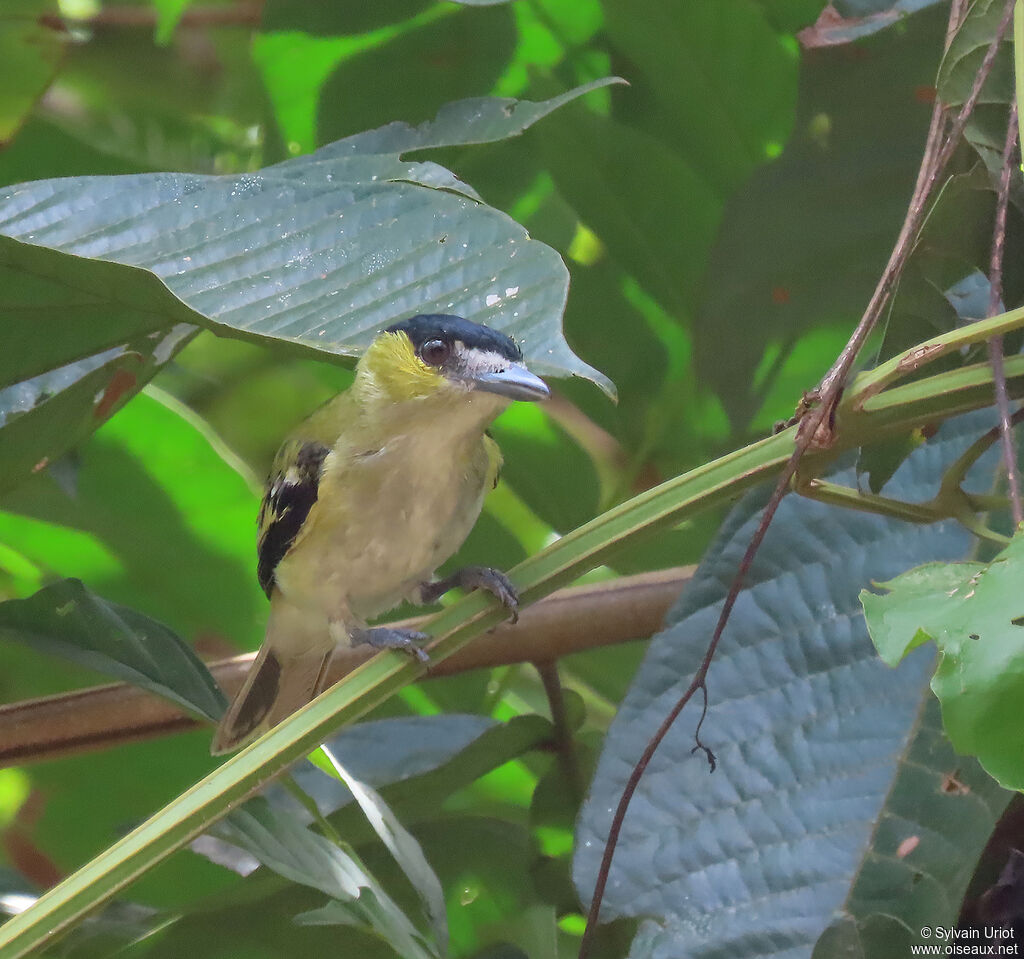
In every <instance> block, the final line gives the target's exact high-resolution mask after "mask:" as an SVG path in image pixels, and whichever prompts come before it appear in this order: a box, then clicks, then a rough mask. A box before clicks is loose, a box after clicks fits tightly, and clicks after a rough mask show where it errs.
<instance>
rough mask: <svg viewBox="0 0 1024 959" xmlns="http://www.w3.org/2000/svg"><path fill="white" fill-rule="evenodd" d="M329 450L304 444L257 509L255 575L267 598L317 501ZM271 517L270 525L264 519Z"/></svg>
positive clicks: (268, 490)
mask: <svg viewBox="0 0 1024 959" xmlns="http://www.w3.org/2000/svg"><path fill="white" fill-rule="evenodd" d="M329 452H330V448H329V447H327V446H324V445H323V444H322V443H305V444H303V445H302V446H301V447H300V448H299V451H298V454H297V456H296V458H295V461H294V463H293V464H292V468H291V469H290V470H289V473H290V474H291V475H288V474H287V473H278V474H277V475H275V476H273V477H271V480H270V485H269V487H268V488H267V494H266V496H264V498H263V505H262V506H261V508H260V528H261V529H262V530H263V533H262V535H261V536H260V541H259V546H258V557H259V561H258V563H257V566H256V575H257V576H258V577H259V581H260V586H262V587H263V592H265V593H266V594H267V596H268V597H269V596H270V594H271V592H273V589H274V570H276V569H277V564H278V563H280V562H281V560H282V559H284V557H285V554H286V553H287V552H288V550H289V549H291V545H292V543H294V542H295V537H296V536H298V535H299V530H300V529H302V524H303V523H305V522H306V517H307V516H308V515H309V511H310V510H311V509H312V508H313V504H314V503H315V502H316V500H317V494H318V491H319V488H320V474H321V473H322V472H323V465H324V460H325V459H326V458H327V454H328V453H329ZM268 514H269V516H270V522H269V523H268V522H266V517H267V516H268Z"/></svg>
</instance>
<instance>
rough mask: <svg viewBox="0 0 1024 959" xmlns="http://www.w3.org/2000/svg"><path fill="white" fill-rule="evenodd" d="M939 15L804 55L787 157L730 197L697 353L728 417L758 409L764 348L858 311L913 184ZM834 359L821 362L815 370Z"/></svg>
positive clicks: (938, 44) (744, 417)
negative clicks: (725, 356) (850, 46)
mask: <svg viewBox="0 0 1024 959" xmlns="http://www.w3.org/2000/svg"><path fill="white" fill-rule="evenodd" d="M945 20H946V18H945V12H944V11H939V10H934V11H928V12H925V13H922V14H921V15H919V16H916V17H913V18H911V19H910V20H908V21H907V23H906V29H904V30H902V31H895V30H890V31H886V32H884V33H881V34H878V35H877V36H874V37H871V38H869V39H868V40H865V41H862V42H860V43H859V44H858V47H857V51H858V53H857V55H856V56H851V55H850V52H849V50H847V49H837V50H819V51H814V53H813V55H808V57H807V59H806V62H805V64H804V67H803V69H802V71H801V78H800V93H799V107H798V112H797V120H796V126H795V131H794V133H793V136H792V137H791V138H790V141H789V144H788V146H787V147H786V150H785V152H784V153H783V155H782V156H781V157H780V158H779V160H778V161H777V162H775V163H773V164H771V165H768V166H766V167H764V168H762V169H761V170H759V171H758V172H757V173H755V174H754V176H753V177H752V178H751V179H750V182H749V183H748V184H747V185H746V186H745V187H743V188H742V189H741V190H740V191H739V192H738V193H737V194H735V195H734V196H733V197H732V199H731V200H730V201H729V202H728V204H727V205H726V209H725V213H724V217H723V221H722V227H721V230H720V232H719V235H718V240H717V243H716V245H715V248H714V250H713V251H712V254H711V258H710V263H709V266H708V270H707V273H706V275H705V277H704V293H703V300H702V303H701V304H700V307H699V311H698V315H699V316H700V318H701V322H700V323H699V325H697V326H696V327H695V340H694V349H695V366H696V369H697V370H698V372H699V375H700V376H701V378H702V380H703V381H704V382H705V383H706V384H707V386H708V387H709V388H710V389H712V390H713V391H714V392H715V393H716V394H718V395H719V396H720V397H721V398H722V401H723V403H724V404H725V406H726V409H727V411H728V413H729V416H730V419H732V421H733V422H734V423H736V424H739V425H741V426H745V425H746V424H747V423H749V422H750V421H751V419H752V418H753V417H754V416H755V414H756V412H757V409H758V407H759V406H760V404H761V399H762V397H761V389H760V386H759V377H758V376H757V373H758V371H759V369H760V368H761V366H762V363H763V361H764V358H765V355H766V351H768V350H769V349H771V350H775V351H779V352H782V353H783V354H785V353H786V352H787V351H788V350H790V349H791V348H792V344H793V343H794V342H796V341H797V340H798V338H799V337H801V336H802V335H803V334H805V333H807V332H808V331H811V330H820V329H821V328H822V327H823V326H833V325H834V326H837V327H839V328H840V329H845V330H851V329H853V326H854V324H855V323H856V321H857V319H858V318H859V317H860V315H861V313H862V311H863V309H864V304H865V303H866V302H867V300H868V298H869V297H870V295H871V291H872V290H873V288H874V285H875V283H876V282H877V279H878V275H879V272H880V271H881V269H882V268H883V267H884V265H885V261H886V258H887V257H888V255H889V250H890V249H891V246H892V242H893V240H894V238H895V237H896V234H897V232H898V231H899V225H900V222H901V220H902V218H903V215H904V213H905V211H906V204H907V199H908V197H909V196H910V192H911V190H912V188H913V183H914V177H915V175H916V172H917V168H918V165H919V163H920V157H921V151H922V149H923V147H924V139H925V133H926V130H927V126H928V120H929V115H930V113H931V103H930V102H928V98H927V96H922V95H921V91H927V90H928V89H929V88H930V87H931V85H932V83H933V82H934V78H935V69H936V63H937V59H938V54H939V51H940V50H941V49H942V37H943V29H944V25H945ZM883 143H884V144H885V148H884V149H881V148H880V146H879V145H880V144H883ZM723 343H728V344H729V346H728V353H729V362H728V363H724V362H722V350H723V346H722V344H723ZM830 361H831V356H830V355H829V356H822V357H820V359H819V369H818V370H817V371H816V372H817V375H821V374H822V373H824V372H825V369H826V368H827V365H828V363H829V362H830ZM811 382H812V381H807V382H805V384H804V388H805V389H806V388H807V387H808V386H809V385H811ZM796 398H797V397H796V396H793V397H792V400H791V402H792V403H795V401H796Z"/></svg>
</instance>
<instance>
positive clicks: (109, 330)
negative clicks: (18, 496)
mask: <svg viewBox="0 0 1024 959" xmlns="http://www.w3.org/2000/svg"><path fill="white" fill-rule="evenodd" d="M0 290H2V291H3V292H2V293H0V302H2V305H3V312H4V317H5V324H6V327H5V333H6V336H5V340H4V350H3V358H2V359H0V386H2V387H3V388H2V389H0V436H2V438H3V440H2V441H3V446H4V456H3V459H2V463H0V492H3V491H6V490H8V489H11V488H13V487H14V486H16V485H18V483H20V482H22V481H23V480H25V479H26V478H27V477H29V476H31V474H32V472H33V471H38V470H39V469H42V468H43V467H45V466H46V465H47V464H48V463H50V462H52V461H54V460H56V459H57V458H59V457H60V456H61V455H62V454H63V453H65V452H67V451H68V450H69V449H70V448H71V447H72V446H74V444H75V443H77V442H79V441H80V440H81V439H83V438H84V437H85V436H87V435H88V434H89V433H90V432H92V430H94V429H96V427H97V426H99V425H100V424H102V423H103V422H104V421H105V420H107V419H108V418H109V417H110V415H111V414H112V413H114V412H115V411H116V410H118V409H120V408H121V407H122V406H123V405H124V404H125V402H127V400H128V399H130V398H131V397H132V396H134V395H135V393H137V392H138V391H139V390H140V389H142V387H143V386H145V384H146V382H147V381H148V380H149V379H150V378H151V377H152V376H153V375H154V373H155V372H156V371H157V370H158V369H159V368H160V367H161V366H163V365H164V364H166V363H167V362H168V361H169V360H170V359H171V358H172V357H173V356H174V355H175V354H176V353H177V352H178V351H179V350H180V349H181V348H182V347H183V346H184V345H185V344H186V343H187V342H188V340H189V339H190V338H191V337H192V336H193V335H194V333H195V332H196V331H197V329H198V328H197V327H195V326H193V325H192V324H193V323H194V322H195V321H196V320H197V319H198V317H197V315H196V314H195V313H194V312H193V311H192V310H189V309H188V308H187V307H185V306H184V305H183V304H182V303H181V302H180V301H179V300H178V299H176V298H175V297H174V296H173V295H171V293H169V292H168V290H167V289H166V287H164V285H163V284H162V283H161V282H160V281H159V280H158V279H157V278H156V277H155V276H153V275H152V274H150V273H147V272H145V271H142V270H136V269H125V268H123V267H117V266H115V265H113V264H111V263H102V262H96V261H88V260H83V259H80V258H78V257H73V256H66V255H64V254H62V253H58V252H55V251H53V250H49V249H45V248H40V247H35V246H31V245H29V244H26V243H21V242H18V241H16V240H12V239H10V238H8V237H3V236H0ZM69 319H70V320H71V321H72V322H69Z"/></svg>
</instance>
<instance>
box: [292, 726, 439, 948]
mask: <svg viewBox="0 0 1024 959" xmlns="http://www.w3.org/2000/svg"><path fill="white" fill-rule="evenodd" d="M324 757H326V760H327V762H326V763H324V762H323V761H322V760H323V758H324ZM311 759H312V761H313V763H314V764H315V765H316V766H317V767H318V768H320V769H321V770H323V771H324V772H326V773H327V774H328V775H332V776H335V777H336V778H338V779H340V780H341V781H342V782H343V783H344V784H345V786H346V787H347V788H348V790H349V792H351V793H352V796H353V798H354V799H355V800H356V802H357V803H359V808H360V809H362V811H363V815H364V816H366V819H367V821H368V822H369V823H370V825H371V826H372V827H373V831H374V832H375V833H376V834H377V836H378V837H379V838H380V840H381V842H383V843H384V845H385V847H387V850H388V852H390V853H391V855H392V856H393V857H394V860H395V862H396V863H398V865H399V867H400V868H401V870H402V872H403V873H404V874H405V876H406V878H407V879H408V880H409V882H410V883H412V886H413V888H414V889H415V890H416V892H417V894H418V895H419V897H420V901H421V902H422V903H423V908H424V911H425V912H426V915H427V919H428V920H429V921H430V926H431V928H432V929H433V932H434V938H435V941H436V942H437V944H438V947H439V948H440V951H441V952H442V953H444V952H445V950H446V949H447V948H448V923H447V917H446V915H445V906H444V890H443V889H442V888H441V883H440V881H439V880H438V878H437V874H436V873H435V872H434V870H433V869H431V868H430V863H428V862H427V860H426V857H425V856H424V855H423V849H422V848H421V847H420V844H419V843H418V842H417V841H416V840H415V838H414V837H413V836H412V834H411V833H410V832H409V830H407V829H406V828H405V827H404V826H403V825H402V824H401V823H400V822H399V821H398V817H397V816H396V815H395V814H394V813H393V812H392V811H391V809H390V808H389V807H388V804H387V803H386V802H384V800H383V799H381V797H380V795H379V794H378V793H377V792H376V791H375V790H374V789H372V788H371V787H370V786H367V785H366V783H363V782H360V781H359V780H358V779H356V778H355V777H354V776H353V775H352V774H351V773H350V772H349V771H348V770H347V769H346V768H345V767H344V766H343V765H342V764H341V763H340V762H338V760H337V758H336V757H335V756H334V754H333V753H332V752H331V750H330V749H329V748H328V747H327V746H321V747H320V749H319V750H317V751H316V752H315V753H313V755H312V757H311Z"/></svg>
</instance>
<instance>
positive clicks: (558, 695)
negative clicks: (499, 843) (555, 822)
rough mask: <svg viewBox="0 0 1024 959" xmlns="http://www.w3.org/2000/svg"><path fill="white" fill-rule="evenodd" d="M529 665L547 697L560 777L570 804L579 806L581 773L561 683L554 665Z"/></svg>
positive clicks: (552, 663) (581, 788)
mask: <svg viewBox="0 0 1024 959" xmlns="http://www.w3.org/2000/svg"><path fill="white" fill-rule="evenodd" d="M533 665H534V668H535V669H536V670H537V672H538V673H539V674H540V681H541V682H542V683H543V684H544V693H545V695H546V696H547V697H548V707H549V708H550V709H551V722H552V723H553V724H554V727H555V746H556V747H557V749H558V761H559V763H560V764H561V766H562V775H563V776H565V781H566V784H567V785H568V787H569V790H570V793H571V795H572V800H573V802H574V803H581V802H582V801H583V774H582V773H581V772H580V764H579V762H578V760H577V758H576V746H575V744H574V743H573V737H572V727H571V726H570V724H569V712H568V710H567V709H566V705H565V691H564V690H563V689H562V681H561V679H560V678H559V675H558V663H556V662H554V661H551V660H549V661H548V662H543V663H534V664H533Z"/></svg>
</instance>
